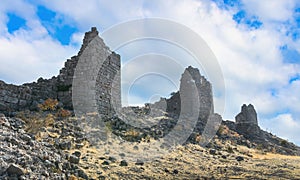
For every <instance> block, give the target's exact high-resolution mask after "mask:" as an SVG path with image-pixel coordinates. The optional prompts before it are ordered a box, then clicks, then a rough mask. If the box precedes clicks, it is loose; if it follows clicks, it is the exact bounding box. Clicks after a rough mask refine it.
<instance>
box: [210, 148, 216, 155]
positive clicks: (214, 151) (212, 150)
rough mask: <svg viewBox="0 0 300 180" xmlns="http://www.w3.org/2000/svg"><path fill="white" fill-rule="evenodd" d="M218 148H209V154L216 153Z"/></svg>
mask: <svg viewBox="0 0 300 180" xmlns="http://www.w3.org/2000/svg"><path fill="white" fill-rule="evenodd" d="M216 152H217V151H216V150H215V149H210V150H209V154H211V155H216Z"/></svg>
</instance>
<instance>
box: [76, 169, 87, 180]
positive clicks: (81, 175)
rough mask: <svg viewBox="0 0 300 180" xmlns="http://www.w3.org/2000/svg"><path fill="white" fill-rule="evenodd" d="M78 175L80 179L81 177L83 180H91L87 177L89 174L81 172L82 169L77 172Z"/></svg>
mask: <svg viewBox="0 0 300 180" xmlns="http://www.w3.org/2000/svg"><path fill="white" fill-rule="evenodd" d="M77 174H78V176H79V177H81V178H83V179H89V177H88V176H87V174H86V173H85V172H84V171H83V170H81V169H78V170H77Z"/></svg>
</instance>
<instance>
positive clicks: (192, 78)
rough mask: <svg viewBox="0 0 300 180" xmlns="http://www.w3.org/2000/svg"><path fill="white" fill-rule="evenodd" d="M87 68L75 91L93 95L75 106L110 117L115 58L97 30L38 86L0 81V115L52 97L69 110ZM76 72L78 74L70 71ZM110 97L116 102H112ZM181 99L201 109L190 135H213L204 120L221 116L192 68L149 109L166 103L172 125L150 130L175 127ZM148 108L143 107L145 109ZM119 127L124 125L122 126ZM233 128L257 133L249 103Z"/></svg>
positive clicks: (116, 83)
mask: <svg viewBox="0 0 300 180" xmlns="http://www.w3.org/2000/svg"><path fill="white" fill-rule="evenodd" d="M91 61H93V62H96V64H93V63H91ZM78 62H81V64H78ZM99 63H100V65H101V66H99V67H100V69H96V68H95V67H96V66H98V65H99ZM87 69H88V70H89V72H90V74H88V75H87V76H86V77H85V78H86V79H81V81H80V83H83V84H81V87H82V88H83V89H80V88H79V90H78V92H84V93H87V94H90V93H94V94H92V96H90V97H92V98H91V99H80V98H81V97H80V96H79V97H75V98H79V99H75V100H77V101H76V102H77V103H78V102H79V103H78V104H76V106H79V107H81V108H82V109H84V108H85V107H88V108H90V107H91V106H92V107H93V108H95V109H93V110H95V111H97V112H99V114H100V115H104V116H105V117H113V116H114V115H115V109H114V108H116V106H114V105H113V104H112V102H113V101H116V102H115V103H116V104H117V105H118V106H121V86H120V82H121V78H120V55H118V54H116V53H114V52H111V51H110V50H109V48H108V47H107V46H106V45H105V44H104V42H103V40H102V39H101V38H100V37H99V36H98V31H97V29H96V28H95V27H93V28H91V31H90V32H86V33H85V37H84V39H83V44H82V46H81V49H80V51H79V52H78V54H77V55H76V56H73V57H71V59H68V60H67V61H66V62H65V65H64V67H63V68H62V69H61V70H60V71H59V75H58V76H55V77H52V78H51V79H43V78H39V79H38V80H37V82H32V83H25V84H23V85H21V86H16V85H12V84H6V83H5V82H3V81H0V113H4V114H6V115H14V113H15V112H17V111H22V110H37V108H38V107H37V105H38V104H40V103H42V102H43V101H45V100H46V99H48V98H52V99H57V100H58V101H59V102H60V106H61V107H63V108H66V109H69V110H72V109H73V105H74V104H73V103H74V102H72V100H74V99H72V87H74V86H75V85H74V84H73V83H74V82H75V81H74V79H73V78H74V77H77V76H78V74H77V75H76V73H79V74H80V73H81V72H83V71H86V70H87ZM76 70H77V72H75V71H76ZM95 72H96V74H97V76H96V77H94V74H95ZM77 78H78V77H77ZM77 86H78V85H77ZM192 88H194V89H195V92H196V94H194V95H191V94H189V93H183V92H184V91H186V90H189V89H192ZM90 91H93V92H90ZM74 93H75V92H74ZM112 95H113V96H114V98H115V99H112ZM181 96H182V97H181ZM82 97H83V98H85V96H82ZM90 97H89V98H90ZM93 97H94V98H93ZM73 98H74V97H73ZM182 99H187V100H188V101H190V102H193V103H199V105H196V104H195V106H193V104H192V103H190V104H189V105H190V106H191V107H189V108H187V107H185V108H186V109H185V111H186V112H188V111H189V110H192V109H193V108H194V107H200V108H199V115H198V120H197V123H196V125H195V126H193V127H194V130H193V133H192V136H196V135H197V133H199V132H202V131H213V130H212V129H213V128H214V127H208V128H207V129H206V130H205V129H204V128H205V126H206V123H207V121H208V120H211V121H213V122H214V123H216V124H218V123H219V122H221V121H222V118H221V116H219V115H217V114H215V113H214V105H213V94H212V85H211V83H210V82H209V81H208V80H207V79H206V78H205V77H203V76H201V74H200V72H199V70H198V69H197V68H193V67H191V66H189V67H187V68H186V69H185V71H184V73H183V74H182V77H181V80H180V89H179V91H178V92H176V93H173V95H172V96H171V97H170V98H168V99H166V98H161V100H160V101H159V102H156V103H154V105H151V106H154V107H159V106H160V105H163V104H166V109H165V111H166V112H167V113H168V116H169V117H172V118H173V120H171V121H161V122H160V123H158V124H156V125H155V126H153V127H155V129H156V130H160V131H161V132H162V133H160V134H166V133H167V132H168V131H169V129H171V128H172V127H174V124H176V122H177V120H178V118H179V116H180V114H181V113H182V103H183V101H182ZM149 107H150V106H149V105H148V106H146V107H145V108H146V109H147V108H149ZM118 122H119V120H118ZM166 123H167V124H166ZM119 124H120V122H119ZM121 124H124V122H122V123H121ZM236 129H237V131H238V132H240V133H241V134H244V135H245V136H253V135H258V134H259V131H260V129H259V127H258V124H257V117H256V112H255V110H254V107H253V106H252V105H249V106H246V105H244V106H243V107H242V112H241V113H240V114H239V115H237V116H236ZM145 131H148V130H145Z"/></svg>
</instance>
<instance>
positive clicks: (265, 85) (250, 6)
mask: <svg viewBox="0 0 300 180" xmlns="http://www.w3.org/2000/svg"><path fill="white" fill-rule="evenodd" d="M149 17H155V18H163V19H169V20H172V21H175V22H178V23H181V24H183V25H185V26H187V27H188V28H190V29H192V30H193V31H195V32H196V33H198V34H199V35H200V36H201V37H202V38H203V39H204V40H205V41H206V42H207V44H208V45H209V47H210V48H211V50H212V51H213V52H214V54H215V55H216V57H217V59H218V61H219V64H220V66H221V68H222V71H223V75H224V81H225V85H226V99H225V110H224V111H221V110H219V108H218V103H219V99H218V97H215V103H216V111H217V112H218V113H220V114H222V115H223V117H224V119H231V120H233V119H234V116H235V115H236V114H237V113H238V112H239V111H240V106H241V105H242V104H243V103H247V104H248V103H252V104H254V106H255V107H256V109H257V111H258V114H259V122H260V125H261V126H262V127H263V128H264V129H268V131H271V132H272V133H274V134H277V135H278V136H281V137H284V138H286V139H288V140H290V141H293V142H295V143H297V144H300V93H299V91H300V2H299V1H297V0H272V1H261V0H251V1H249V0H180V1H179V0H178V1H176V0H166V1H156V0H154V1H151V2H150V1H127V0H124V1H118V0H112V1H99V0H91V1H88V2H86V1H79V0H76V1H72V3H71V2H70V1H66V0H54V1H38V2H36V1H32V0H15V1H9V0H3V1H1V5H0V61H1V62H0V63H1V67H0V79H2V80H5V81H6V82H8V83H16V84H22V83H24V82H31V81H35V80H36V79H38V78H39V77H40V76H42V77H45V78H51V77H52V76H53V75H57V74H58V71H59V69H60V68H61V67H62V66H63V64H64V61H65V60H66V59H68V58H70V57H72V56H73V55H75V54H76V53H77V52H78V50H79V48H80V44H81V42H82V38H83V35H84V32H86V31H88V30H89V29H90V27H92V26H96V27H97V28H98V30H99V31H100V33H101V32H103V31H105V30H107V29H108V28H110V27H111V26H113V25H115V24H118V23H122V22H126V21H129V20H133V19H139V18H149ZM179 36H180V35H179ZM163 50H164V51H163ZM145 52H147V53H150V52H155V53H160V54H167V56H164V57H163V56H161V57H159V56H157V57H156V58H162V59H164V58H165V60H164V61H162V60H160V61H156V60H154V59H152V60H149V61H147V62H146V61H143V60H141V59H142V58H137V60H135V61H134V62H135V63H134V64H129V65H128V66H126V63H128V62H129V61H130V60H132V58H133V57H136V55H138V54H143V53H145ZM172 52H174V53H172ZM175 52H176V53H177V54H176V53H175ZM118 53H120V54H121V56H122V63H123V65H124V72H122V73H123V74H122V75H123V77H122V78H123V85H124V87H126V88H127V89H126V88H125V89H126V90H128V87H129V86H128V84H126V82H129V81H131V80H132V79H133V78H136V77H134V76H135V75H137V74H138V73H137V68H136V67H139V68H138V71H139V72H140V71H143V70H145V67H146V65H145V64H147V63H149V62H152V63H149V64H148V65H147V67H148V68H149V66H151V68H154V69H155V68H159V67H166V64H164V63H165V62H169V61H172V59H170V58H169V59H168V58H166V57H172V56H171V54H173V56H176V57H177V58H178V59H181V60H179V61H178V64H179V65H181V66H185V65H187V64H192V61H193V60H192V59H190V58H189V57H188V56H187V55H184V53H183V52H182V53H181V52H180V51H179V50H177V49H176V47H172V46H170V45H169V47H168V44H167V45H166V44H165V43H162V42H151V41H147V42H144V43H143V44H141V43H140V42H135V43H133V44H130V45H128V46H125V47H122V48H120V49H119V51H118ZM174 54H176V55H174ZM145 59H147V57H146V58H145ZM153 62H156V63H153ZM152 66H153V67H152ZM125 67H126V68H125ZM200 68H201V67H200ZM182 70H183V68H180V67H179V66H175V65H174V67H173V66H172V68H167V69H166V72H167V73H168V76H172V78H171V79H173V80H174V82H172V81H170V80H167V79H166V78H165V77H164V76H160V75H151V76H149V77H146V78H144V79H143V78H140V79H139V80H137V81H136V82H137V83H136V84H135V85H134V86H132V87H131V91H130V93H129V96H128V97H129V99H130V100H129V102H130V103H131V104H142V103H144V102H147V101H149V100H153V99H155V98H154V97H157V94H158V95H162V96H168V95H169V93H170V92H172V91H175V90H176V88H177V87H178V82H176V80H179V78H180V74H181V73H182ZM202 73H203V74H205V73H204V72H202ZM150 77H152V78H150ZM208 78H209V77H208ZM149 79H152V82H151V83H149V81H151V80H149ZM153 79H155V82H156V83H153ZM126 85H127V86H126ZM123 90H124V89H123ZM215 91H217V89H215ZM155 94H156V95H155Z"/></svg>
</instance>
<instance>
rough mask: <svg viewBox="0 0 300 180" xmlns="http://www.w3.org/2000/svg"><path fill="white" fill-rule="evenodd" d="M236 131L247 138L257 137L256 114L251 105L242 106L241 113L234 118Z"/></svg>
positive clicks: (258, 129)
mask: <svg viewBox="0 0 300 180" xmlns="http://www.w3.org/2000/svg"><path fill="white" fill-rule="evenodd" d="M235 121H236V130H237V132H239V133H240V134H243V135H245V136H248V137H253V136H258V135H259V133H260V128H259V126H258V122H257V113H256V111H255V109H254V106H253V105H252V104H249V105H248V106H247V105H246V104H244V105H243V106H242V108H241V112H240V113H239V114H238V115H237V116H236V117H235Z"/></svg>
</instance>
